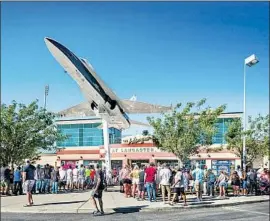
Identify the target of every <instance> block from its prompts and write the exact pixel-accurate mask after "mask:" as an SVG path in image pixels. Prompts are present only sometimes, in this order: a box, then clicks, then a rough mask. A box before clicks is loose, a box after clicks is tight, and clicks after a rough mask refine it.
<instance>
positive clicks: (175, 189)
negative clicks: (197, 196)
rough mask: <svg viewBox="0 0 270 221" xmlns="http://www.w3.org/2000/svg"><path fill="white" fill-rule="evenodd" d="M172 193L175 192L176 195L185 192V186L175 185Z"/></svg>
mask: <svg viewBox="0 0 270 221" xmlns="http://www.w3.org/2000/svg"><path fill="white" fill-rule="evenodd" d="M173 193H176V194H177V195H178V196H180V195H181V194H182V195H183V194H185V188H184V187H175V188H174V189H173Z"/></svg>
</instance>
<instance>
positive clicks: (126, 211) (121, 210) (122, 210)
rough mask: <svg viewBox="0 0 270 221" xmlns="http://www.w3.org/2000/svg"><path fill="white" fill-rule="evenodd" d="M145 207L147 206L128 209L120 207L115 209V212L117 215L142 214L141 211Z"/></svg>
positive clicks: (129, 207)
mask: <svg viewBox="0 0 270 221" xmlns="http://www.w3.org/2000/svg"><path fill="white" fill-rule="evenodd" d="M144 207H147V206H128V207H118V208H114V209H113V210H114V211H115V213H123V214H127V213H137V212H140V210H141V209H142V208H144Z"/></svg>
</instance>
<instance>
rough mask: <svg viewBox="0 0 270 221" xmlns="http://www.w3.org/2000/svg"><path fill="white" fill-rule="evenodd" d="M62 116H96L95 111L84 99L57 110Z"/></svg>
mask: <svg viewBox="0 0 270 221" xmlns="http://www.w3.org/2000/svg"><path fill="white" fill-rule="evenodd" d="M58 114H59V115H60V116H62V117H87V116H96V115H95V113H94V112H93V111H92V110H91V107H90V104H89V103H88V102H87V101H86V102H83V103H80V104H78V105H75V106H73V107H70V108H68V109H65V110H63V111H60V112H58Z"/></svg>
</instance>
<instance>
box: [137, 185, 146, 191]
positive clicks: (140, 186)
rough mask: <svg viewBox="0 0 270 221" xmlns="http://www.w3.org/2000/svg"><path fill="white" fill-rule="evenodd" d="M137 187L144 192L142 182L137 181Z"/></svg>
mask: <svg viewBox="0 0 270 221" xmlns="http://www.w3.org/2000/svg"><path fill="white" fill-rule="evenodd" d="M138 189H139V191H140V192H144V190H145V187H144V183H139V184H138Z"/></svg>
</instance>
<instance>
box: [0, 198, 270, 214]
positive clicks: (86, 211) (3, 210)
mask: <svg viewBox="0 0 270 221" xmlns="http://www.w3.org/2000/svg"><path fill="white" fill-rule="evenodd" d="M269 201H270V199H260V200H253V201H244V202H232V203H223V204H211V205H199V204H198V205H191V206H187V207H184V206H174V207H152V208H151V207H150V208H149V207H148V208H140V209H138V212H141V213H147V212H155V211H156V212H159V211H175V210H178V211H179V210H182V211H185V210H192V209H201V208H218V207H229V206H237V205H243V204H253V203H262V202H269ZM81 207H82V206H80V207H79V208H78V209H72V210H70V209H69V210H51V209H39V210H31V209H30V210H24V209H23V208H22V209H20V210H16V209H12V211H11V210H9V209H6V208H1V213H31V214H32V213H33V214H35V213H39V214H45V213H46V214H56V213H58V214H63V213H66V214H79V213H80V214H91V212H92V211H93V209H91V208H89V209H80V208H81ZM104 210H105V213H107V214H114V213H117V212H116V211H115V209H114V208H107V209H104ZM123 211H125V213H128V212H134V208H133V209H130V208H123Z"/></svg>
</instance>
